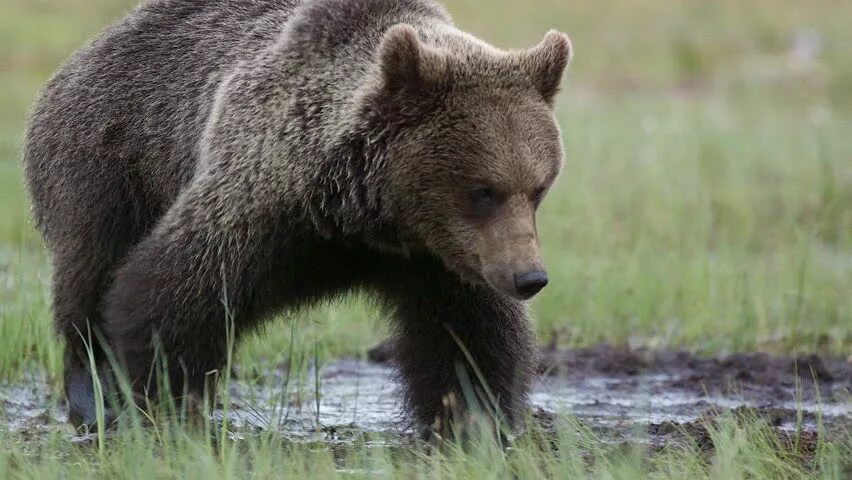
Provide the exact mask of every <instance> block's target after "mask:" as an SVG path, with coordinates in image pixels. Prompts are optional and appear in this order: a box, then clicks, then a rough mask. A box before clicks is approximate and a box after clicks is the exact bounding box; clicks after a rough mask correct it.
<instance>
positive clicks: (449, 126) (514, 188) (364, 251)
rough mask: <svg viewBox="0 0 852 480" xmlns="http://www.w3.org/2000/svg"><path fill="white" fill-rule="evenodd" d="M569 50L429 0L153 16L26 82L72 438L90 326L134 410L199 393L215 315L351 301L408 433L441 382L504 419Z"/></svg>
mask: <svg viewBox="0 0 852 480" xmlns="http://www.w3.org/2000/svg"><path fill="white" fill-rule="evenodd" d="M570 57H571V45H570V42H569V39H568V38H567V37H566V36H565V35H563V34H561V33H558V32H551V33H549V34H547V36H546V37H545V38H544V41H543V42H542V43H541V44H539V45H538V46H536V47H534V48H531V49H528V50H520V51H502V50H499V49H497V48H495V47H492V46H490V45H489V44H487V43H485V42H483V41H481V40H479V39H477V38H475V37H473V36H472V35H470V34H467V33H465V32H463V31H461V30H459V29H458V28H456V27H455V26H454V25H453V23H452V20H451V19H450V17H449V15H448V14H447V12H446V11H445V10H444V9H443V8H442V7H441V6H439V5H437V4H436V3H434V2H433V1H432V0H150V1H147V2H145V3H143V4H142V5H141V6H140V7H138V8H137V9H136V10H135V11H134V12H133V13H131V14H130V15H129V17H128V18H126V19H125V20H123V21H121V22H119V23H118V24H116V25H114V26H112V27H111V28H109V29H108V30H106V31H105V32H104V33H103V34H102V35H101V36H100V37H98V38H97V39H96V40H94V42H92V43H91V44H90V45H88V46H86V47H85V48H83V49H82V50H80V51H79V52H77V53H76V54H75V55H74V56H73V57H72V58H71V59H70V61H69V62H68V63H67V64H66V65H65V66H64V67H63V68H62V69H61V70H60V71H59V72H58V73H57V74H56V75H55V76H54V77H53V78H52V79H51V80H50V82H49V83H48V84H47V86H46V87H45V88H44V90H43V92H42V94H41V97H40V99H39V101H38V103H37V105H36V107H35V109H34V112H33V115H32V118H31V123H30V127H29V131H28V136H27V144H26V153H25V163H26V178H27V181H28V185H29V190H30V193H31V197H32V202H33V212H34V216H35V219H36V222H37V225H38V227H39V228H40V230H41V232H42V233H43V236H44V238H45V241H46V244H47V246H48V248H49V249H50V251H51V253H52V258H53V267H54V278H53V301H54V315H55V320H56V324H57V326H58V329H59V331H60V333H61V335H62V336H63V337H64V339H65V343H66V351H67V354H66V358H65V391H66V396H67V398H68V401H69V408H70V418H71V420H72V422H73V423H75V424H78V425H79V424H87V425H88V424H92V423H93V422H94V419H95V402H94V396H93V390H92V381H91V380H90V375H89V371H90V370H89V367H88V359H87V356H86V353H87V352H86V349H85V342H84V341H83V339H84V338H86V337H87V336H91V337H92V338H97V334H101V335H102V336H103V338H105V343H106V345H107V346H108V347H109V348H110V349H111V350H112V351H114V353H115V354H116V358H118V360H119V364H120V365H121V366H122V367H123V368H124V369H125V370H126V372H125V373H126V374H127V376H128V379H129V380H130V382H131V385H132V387H133V391H134V393H135V394H136V396H137V397H138V398H139V399H140V400H141V399H144V398H145V397H148V398H152V397H153V396H154V395H155V394H156V393H157V392H156V387H157V385H158V384H161V383H158V381H160V382H162V381H166V382H168V383H165V385H169V386H170V388H171V390H170V391H171V392H173V393H174V392H178V393H189V394H191V395H192V394H194V395H199V394H200V393H201V392H202V391H203V389H204V388H206V387H207V386H208V385H207V384H206V382H207V379H208V378H209V376H208V373H209V372H211V371H214V370H216V369H219V368H221V367H222V366H223V364H224V362H225V359H226V350H227V348H228V339H227V335H226V331H227V330H228V322H229V321H230V322H233V326H234V329H235V330H234V334H235V336H236V338H237V339H239V338H240V337H243V336H245V335H246V333H248V332H250V331H252V330H253V329H255V328H256V327H257V326H259V325H260V324H261V322H262V321H263V320H264V319H266V318H269V317H270V316H271V315H272V314H274V313H275V312H278V311H281V310H282V309H293V308H298V307H304V306H310V305H311V304H314V303H316V302H319V301H322V300H324V299H328V298H331V297H334V296H339V295H343V294H346V293H348V292H364V293H365V294H367V295H371V296H373V297H375V298H376V299H378V302H379V304H381V305H383V306H385V307H386V308H387V309H388V310H389V311H390V312H392V316H393V318H394V319H395V322H394V325H395V332H396V337H397V338H396V345H397V353H396V362H397V365H398V368H399V371H400V374H401V376H402V378H403V379H404V383H405V386H406V390H405V393H406V399H407V403H408V405H409V407H410V409H411V412H412V413H413V415H414V418H415V419H416V420H417V421H419V423H420V425H432V424H433V422H434V421H435V420H436V418H441V417H442V416H444V415H445V414H446V412H445V400H446V398H448V396H454V397H455V398H462V395H461V394H460V393H461V392H460V389H461V388H462V387H461V381H460V375H459V374H460V373H464V371H465V370H459V369H467V370H466V371H467V372H468V374H467V375H461V376H462V377H464V376H466V377H467V378H468V379H469V380H470V381H472V382H475V383H477V384H478V383H479V381H480V380H483V381H484V382H485V384H486V385H484V386H487V387H488V390H489V391H490V394H491V398H494V399H497V403H498V405H496V407H498V408H499V411H500V412H501V414H502V415H504V418H505V419H506V420H507V421H508V422H510V423H513V422H516V421H517V420H518V418H519V417H520V416H521V413H522V412H523V409H524V406H525V401H526V395H527V392H528V390H529V388H530V380H531V372H532V370H533V363H534V349H533V335H532V334H531V329H530V325H529V323H528V317H527V309H526V307H525V304H524V300H526V299H528V298H530V297H532V296H533V295H535V294H536V293H537V292H538V291H539V290H541V289H542V288H543V287H544V286H545V284H546V283H547V276H546V274H545V271H544V268H543V266H542V262H541V260H540V255H539V248H538V235H537V231H536V223H535V214H536V210H537V207H538V206H539V203H540V202H541V200H542V198H543V197H544V196H545V194H546V193H547V192H548V189H549V188H550V187H551V185H552V184H553V182H554V179H555V178H556V177H557V174H558V173H559V171H560V169H561V166H562V162H563V150H562V141H561V138H560V131H559V129H558V127H557V124H556V121H555V119H554V113H553V100H554V96H555V95H556V94H557V91H558V89H559V85H560V81H561V79H562V77H563V73H564V70H565V69H566V66H567V65H568V63H569V59H570ZM226 311H227V312H228V313H227V314H226ZM93 332H94V333H93ZM460 345H463V346H464V349H463V348H461V347H460ZM95 347H96V348H95V350H94V355H95V358H96V361H97V362H98V363H99V364H100V366H99V368H101V369H103V371H105V372H106V371H108V370H109V369H108V366H107V365H108V363H107V362H106V360H105V352H104V351H103V350H102V347H98V346H97V345H96V346H95ZM158 355H163V357H164V358H165V361H166V363H165V365H166V366H167V367H166V372H167V373H168V376H163V377H158V373H159V372H160V371H159V370H158V369H155V368H154V367H153V365H154V363H155V357H157V356H158ZM472 364H473V365H475V367H476V371H478V372H479V373H478V374H475V371H474V369H473V368H472V367H471V365H472ZM480 374H481V376H480ZM164 379H166V380H164ZM479 386H480V387H483V385H479ZM483 390H485V389H483ZM461 408H462V409H463V408H464V405H462V406H461Z"/></svg>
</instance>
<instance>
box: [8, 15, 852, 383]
mask: <svg viewBox="0 0 852 480" xmlns="http://www.w3.org/2000/svg"><path fill="white" fill-rule="evenodd" d="M446 3H447V5H448V7H449V9H450V11H451V12H452V13H453V14H454V16H455V18H456V22H457V24H458V25H459V26H460V27H462V28H463V29H466V30H469V31H471V32H473V33H474V34H477V35H479V36H481V37H482V38H484V39H486V40H488V41H490V42H492V43H494V44H496V45H497V46H500V47H505V48H520V47H526V46H532V45H534V44H536V43H537V42H538V41H540V39H541V38H542V36H543V35H544V33H545V32H546V31H547V29H549V28H556V29H559V30H562V31H564V32H566V33H568V34H569V35H570V36H571V37H572V39H573V42H574V46H575V50H576V56H575V61H574V64H573V66H572V69H571V73H570V75H569V79H568V81H567V84H566V88H565V91H564V94H563V95H562V96H561V97H560V99H559V102H558V105H557V107H558V115H559V119H560V123H561V125H562V127H563V130H564V137H565V143H566V149H567V152H568V162H567V164H566V168H565V170H564V173H563V175H562V177H561V179H560V181H559V183H558V185H557V186H556V187H555V188H554V191H553V193H552V194H551V195H550V196H549V197H548V199H547V200H546V201H545V203H544V205H543V207H542V212H541V218H540V219H539V224H540V229H541V234H542V241H543V248H544V251H545V260H546V261H547V264H548V267H549V271H550V273H551V277H552V282H551V285H550V286H549V287H548V288H547V289H545V291H544V292H543V293H542V294H541V295H540V297H539V298H538V299H537V300H536V301H535V302H534V308H535V312H536V324H537V327H538V330H539V332H540V334H541V339H542V341H547V340H549V339H550V338H551V337H552V336H553V335H556V338H557V339H558V341H559V342H560V343H562V344H564V345H568V346H576V345H589V344H595V343H599V342H611V343H618V344H629V345H647V346H651V347H659V348H664V347H684V348H688V349H690V350H696V351H700V352H704V353H715V352H721V353H725V352H731V351H741V350H755V349H760V350H769V351H776V352H790V351H817V352H829V353H833V354H841V355H849V353H850V352H852V55H850V52H852V33H850V29H849V19H850V18H852V2H849V1H841V0H822V1H809V2H801V1H782V0H755V1H749V2H743V1H740V0H717V1H675V0H618V1H616V0H604V1H595V2H591V1H579V0H576V1H565V0H535V1H522V0H488V1H487V2H483V1H481V0H479V1H475V0H451V1H448V2H446ZM133 4H134V2H130V1H123V0H111V1H110V0H4V3H3V6H2V14H0V343H2V345H0V378H8V377H10V376H13V375H15V374H17V373H20V372H21V370H22V368H23V367H27V366H31V365H32V364H33V363H35V364H37V365H41V366H44V367H46V369H47V371H48V372H49V373H50V374H51V375H52V376H54V375H55V374H56V373H57V372H58V366H59V362H58V359H59V358H61V355H60V354H59V351H60V350H59V348H60V347H59V345H58V344H57V342H56V341H54V340H51V338H52V337H51V333H52V332H51V328H50V310H49V278H50V269H49V261H48V258H47V257H46V254H45V253H44V251H43V247H42V244H41V241H40V239H39V237H38V235H37V234H36V233H35V232H34V231H33V228H32V224H31V221H30V218H29V211H28V200H27V197H26V193H25V189H24V188H23V186H22V181H21V165H20V157H21V147H22V138H23V134H24V128H25V123H26V115H27V110H28V108H29V107H30V105H31V104H32V102H33V100H34V98H35V96H36V93H37V91H38V89H39V87H40V86H41V85H42V84H43V83H44V82H45V80H46V79H47V78H48V77H49V75H50V74H51V72H52V71H54V70H55V69H56V68H58V66H59V65H60V64H61V62H62V61H63V60H64V58H66V56H67V55H68V54H69V53H71V52H72V51H73V50H74V49H76V48H78V47H79V46H80V45H81V44H83V43H84V42H85V41H87V39H89V38H91V37H92V36H93V35H94V34H96V33H97V32H98V31H99V30H101V29H102V28H104V27H105V26H106V25H107V24H109V23H110V22H112V21H113V20H115V19H117V18H119V17H120V16H121V15H122V14H123V13H124V12H126V11H128V10H129V9H130V8H131V7H132V5H133ZM381 320H382V319H380V318H377V314H376V312H374V311H373V310H371V309H370V308H368V307H367V306H366V305H365V304H364V303H363V302H361V301H360V300H358V299H354V300H351V301H347V302H343V303H341V304H339V305H332V306H329V307H326V308H323V309H321V310H319V311H315V312H311V313H309V314H308V315H307V318H306V319H299V321H298V322H297V324H296V325H297V327H296V328H298V330H299V335H300V336H301V338H304V339H310V344H311V345H313V343H314V342H313V341H314V340H316V341H317V342H318V344H319V345H320V346H321V348H322V351H323V355H328V356H338V355H343V354H362V353H363V352H364V351H365V350H366V349H367V348H368V347H370V346H372V345H373V344H374V343H376V342H378V341H380V340H381V339H382V338H383V337H384V332H385V331H386V330H385V329H384V328H383V327H381V326H382V325H384V323H383V322H382V321H381ZM377 326H379V328H377ZM289 334H290V329H289V327H288V326H287V325H286V324H285V323H284V322H283V321H280V322H276V323H273V324H272V325H271V326H270V327H269V328H268V329H267V332H266V335H265V336H264V337H262V338H258V339H254V340H252V341H250V342H248V344H247V345H246V346H244V348H243V349H242V350H241V352H240V360H241V362H243V363H244V364H246V363H248V364H251V363H253V362H264V363H268V362H270V361H280V360H281V359H283V358H285V357H286V355H287V351H286V350H287V349H286V347H287V346H288V345H289Z"/></svg>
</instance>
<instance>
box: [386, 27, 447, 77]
mask: <svg viewBox="0 0 852 480" xmlns="http://www.w3.org/2000/svg"><path fill="white" fill-rule="evenodd" d="M378 61H379V63H380V67H381V72H382V83H383V86H384V88H385V89H386V90H387V91H390V92H392V93H394V92H398V91H400V90H405V89H409V90H413V91H417V90H418V89H419V88H421V87H423V86H425V85H427V84H428V83H430V82H434V81H437V80H438V79H439V78H440V77H441V75H443V73H444V71H445V70H446V61H447V59H446V56H445V55H444V54H443V53H442V52H440V51H438V50H437V49H435V48H432V47H430V46H428V45H426V44H425V43H423V42H421V41H420V38H419V35H418V33H417V31H416V30H415V29H414V27H412V26H411V25H407V24H404V23H403V24H398V25H394V26H393V27H391V28H390V29H389V30H388V31H387V32H386V33H385V36H384V38H383V39H382V43H381V46H380V47H379V59H378Z"/></svg>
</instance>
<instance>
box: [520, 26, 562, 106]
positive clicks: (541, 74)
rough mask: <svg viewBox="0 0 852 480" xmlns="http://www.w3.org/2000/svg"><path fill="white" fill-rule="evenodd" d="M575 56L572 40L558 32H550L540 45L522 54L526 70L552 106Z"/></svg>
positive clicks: (522, 61)
mask: <svg viewBox="0 0 852 480" xmlns="http://www.w3.org/2000/svg"><path fill="white" fill-rule="evenodd" d="M573 55H574V48H573V47H572V46H571V39H570V38H568V35H565V34H564V33H561V32H557V31H556V30H551V31H550V32H548V33H547V35H545V37H544V40H543V41H542V42H541V43H540V44H538V45H537V46H535V47H533V48H531V49H530V50H527V51H526V52H524V53H523V54H522V58H521V63H522V65H523V67H524V69H525V70H526V72H527V74H528V75H529V76H530V78H531V79H532V81H533V84H534V85H535V87H536V89H537V90H538V91H539V92H540V93H541V95H542V97H544V99H545V101H547V103H549V104H552V103H553V98H554V97H555V96H556V94H557V93H559V86H560V84H561V83H562V77H563V75H564V74H565V69H566V68H568V64H570V63H571V58H572V57H573Z"/></svg>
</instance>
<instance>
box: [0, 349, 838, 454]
mask: <svg viewBox="0 0 852 480" xmlns="http://www.w3.org/2000/svg"><path fill="white" fill-rule="evenodd" d="M319 377H320V382H319V389H318V390H317V389H316V385H315V382H314V381H313V379H314V372H312V371H309V372H308V374H307V375H305V376H304V377H303V378H302V379H301V381H300V382H296V381H293V382H290V387H287V388H285V383H286V382H285V379H286V373H285V372H283V371H272V372H269V374H268V375H267V376H265V377H264V378H263V380H264V381H263V382H262V383H261V384H259V383H257V382H255V383H247V382H245V381H241V380H235V381H233V382H232V384H231V386H230V388H229V399H228V400H229V401H228V404H227V408H225V407H224V406H223V407H222V408H220V409H218V410H215V411H214V413H213V416H214V419H216V420H218V421H222V420H223V419H224V418H225V416H226V415H227V418H228V420H229V423H230V424H231V425H232V426H233V430H234V431H235V432H239V433H236V435H241V434H248V433H250V432H256V431H261V430H270V429H272V430H275V431H277V432H279V433H280V434H281V435H284V436H286V437H288V438H289V439H292V440H294V441H324V442H331V443H334V442H347V441H350V440H352V439H355V438H360V437H362V436H363V434H365V433H381V434H384V436H385V437H386V438H387V436H390V438H394V437H398V438H408V437H409V436H410V435H411V433H412V430H411V428H410V424H409V422H407V421H406V419H405V418H404V417H403V416H402V414H401V411H402V405H401V402H400V397H399V395H398V388H399V385H398V383H397V381H396V379H395V376H394V371H393V370H392V369H391V368H390V367H388V366H385V365H381V364H376V363H371V362H366V361H360V360H340V361H335V362H331V363H328V364H326V365H325V366H323V367H322V368H321V369H320V376H319ZM685 380H693V379H691V378H690V379H687V378H678V377H677V375H672V374H668V373H647V374H636V375H630V376H625V375H623V374H621V373H617V374H614V375H609V376H607V375H590V376H587V377H583V376H577V375H573V376H563V377H557V376H546V377H541V378H539V379H538V380H537V382H536V384H535V387H534V390H533V392H532V395H531V397H530V400H531V403H532V406H533V407H534V409H536V410H537V411H538V412H539V415H542V414H543V415H546V416H548V415H549V416H552V414H557V413H569V414H571V415H573V416H575V417H577V418H578V419H579V420H581V421H582V422H584V423H585V424H586V425H588V426H589V427H591V428H593V429H595V430H598V431H602V432H607V433H608V434H609V435H611V436H612V437H613V439H624V438H627V437H630V436H631V435H633V434H634V433H635V432H637V431H638V430H637V429H636V427H637V426H648V427H653V426H659V425H665V424H678V425H685V424H690V423H692V422H696V421H700V420H701V419H702V418H707V417H708V415H710V416H712V415H715V414H716V413H718V412H723V411H728V410H735V409H738V408H742V407H752V408H756V409H759V411H761V412H768V413H769V414H770V416H771V417H772V418H773V420H772V422H773V423H772V424H773V425H774V426H775V427H777V428H778V429H779V430H794V429H797V428H799V429H802V430H806V431H808V430H810V431H815V430H816V429H817V418H821V420H822V423H823V424H825V425H834V426H837V425H840V426H842V428H852V400H850V399H852V397H850V396H849V395H848V392H849V388H848V383H847V382H846V379H841V380H840V382H833V383H839V386H837V385H829V388H830V389H831V392H830V394H829V395H827V397H826V398H825V399H823V400H822V401H812V400H810V399H802V397H803V396H807V395H802V393H801V392H802V390H801V389H800V391H799V392H798V393H797V392H796V391H787V392H786V393H785V389H774V390H773V392H774V394H773V395H771V396H769V395H767V396H764V398H756V397H755V395H753V392H752V394H749V395H740V394H735V393H734V394H731V393H719V392H714V393H709V394H708V393H700V392H699V393H696V391H695V390H696V389H695V388H673V387H672V385H673V384H683V383H684V381H685ZM294 383H299V385H298V386H293V384H294ZM747 387H748V386H747V385H746V386H745V387H744V389H743V390H746V391H747V390H748V388H747ZM317 392H318V393H319V402H317V395H316V394H317ZM797 395H798V397H799V399H798V400H797ZM49 397H50V395H49V388H48V386H47V385H46V384H45V383H44V381H43V380H42V379H40V378H39V377H38V376H35V375H33V376H30V377H28V378H27V379H26V380H25V381H24V382H21V383H16V384H0V405H2V407H0V408H2V416H3V418H4V421H5V427H6V428H8V429H9V430H11V431H16V432H27V433H32V434H38V433H39V432H47V431H50V430H54V429H60V428H68V427H66V426H64V425H63V424H64V422H65V420H66V415H65V412H64V409H63V407H62V406H55V407H51V406H50V404H49V400H48V399H49ZM746 397H749V398H746ZM317 406H318V407H319V408H318V409H317ZM69 436H70V438H71V439H72V440H84V439H85V437H74V436H73V435H72V434H71V432H70V430H69ZM650 440H651V441H652V442H653V443H660V440H659V439H657V441H655V440H654V439H650ZM662 442H663V443H665V441H664V440H662Z"/></svg>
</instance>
